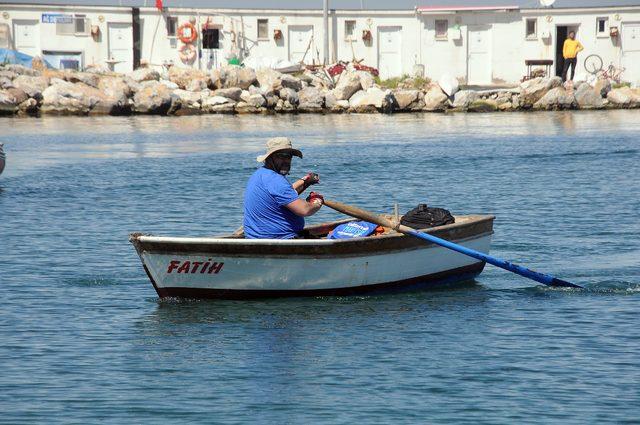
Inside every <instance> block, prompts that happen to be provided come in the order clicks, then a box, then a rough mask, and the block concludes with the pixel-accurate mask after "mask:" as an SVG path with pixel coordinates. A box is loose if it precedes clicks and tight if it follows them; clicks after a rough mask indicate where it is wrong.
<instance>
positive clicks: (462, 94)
mask: <svg viewBox="0 0 640 425" xmlns="http://www.w3.org/2000/svg"><path fill="white" fill-rule="evenodd" d="M476 100H478V93H477V92H475V91H473V90H460V91H458V92H456V94H455V96H454V98H453V107H454V108H460V109H467V108H468V107H469V105H471V104H472V103H473V102H475V101H476Z"/></svg>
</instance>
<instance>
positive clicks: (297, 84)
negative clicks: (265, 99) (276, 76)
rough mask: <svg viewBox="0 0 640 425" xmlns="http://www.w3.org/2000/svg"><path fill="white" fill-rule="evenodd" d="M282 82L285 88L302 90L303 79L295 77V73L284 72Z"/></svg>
mask: <svg viewBox="0 0 640 425" xmlns="http://www.w3.org/2000/svg"><path fill="white" fill-rule="evenodd" d="M280 84H281V85H282V87H284V88H288V89H292V90H295V91H300V90H302V80H301V79H300V78H297V77H294V76H293V75H289V74H283V75H282V76H281V77H280Z"/></svg>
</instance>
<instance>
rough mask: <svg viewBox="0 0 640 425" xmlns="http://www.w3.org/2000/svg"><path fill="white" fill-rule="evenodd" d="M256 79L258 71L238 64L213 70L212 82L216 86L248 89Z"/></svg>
mask: <svg viewBox="0 0 640 425" xmlns="http://www.w3.org/2000/svg"><path fill="white" fill-rule="evenodd" d="M256 81H257V79H256V73H255V71H254V70H253V69H251V68H242V67H240V66H237V65H227V66H225V67H222V68H220V69H214V70H213V71H212V72H211V82H212V84H213V86H214V87H215V88H231V87H239V88H240V89H247V88H249V86H250V85H252V84H253V83H255V82H256Z"/></svg>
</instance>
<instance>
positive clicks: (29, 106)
mask: <svg viewBox="0 0 640 425" xmlns="http://www.w3.org/2000/svg"><path fill="white" fill-rule="evenodd" d="M37 113H38V102H37V101H36V100H35V99H32V98H28V99H27V100H25V101H24V102H22V103H21V104H20V105H18V115H24V114H29V115H36V114H37Z"/></svg>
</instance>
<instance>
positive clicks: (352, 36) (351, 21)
mask: <svg viewBox="0 0 640 425" xmlns="http://www.w3.org/2000/svg"><path fill="white" fill-rule="evenodd" d="M350 25H352V26H351V32H349V31H347V29H348V28H349V26H350ZM344 39H345V40H346V41H352V40H355V39H356V20H355V19H347V20H345V21H344Z"/></svg>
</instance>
